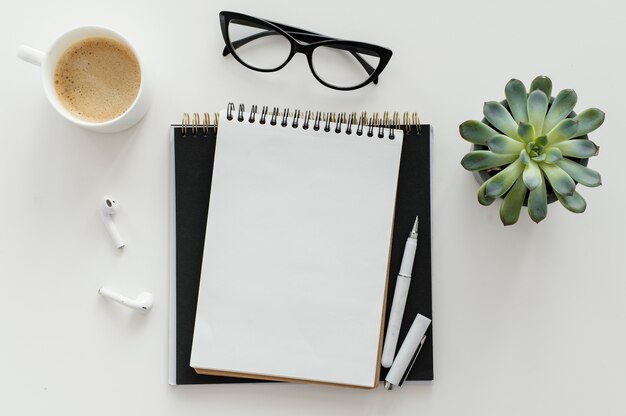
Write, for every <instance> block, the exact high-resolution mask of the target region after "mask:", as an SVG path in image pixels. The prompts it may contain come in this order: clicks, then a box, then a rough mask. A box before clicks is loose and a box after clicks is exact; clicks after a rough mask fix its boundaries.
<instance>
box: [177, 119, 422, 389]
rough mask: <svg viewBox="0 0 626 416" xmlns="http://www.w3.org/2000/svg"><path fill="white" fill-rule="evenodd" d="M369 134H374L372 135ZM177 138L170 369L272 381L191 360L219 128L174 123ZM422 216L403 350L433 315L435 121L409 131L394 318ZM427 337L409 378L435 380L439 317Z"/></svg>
mask: <svg viewBox="0 0 626 416" xmlns="http://www.w3.org/2000/svg"><path fill="white" fill-rule="evenodd" d="M364 139H368V138H367V137H365V136H364ZM173 140H174V143H173V147H172V151H173V152H174V155H173V162H174V164H173V166H172V169H173V173H174V189H173V190H172V191H173V192H174V194H173V195H171V197H172V198H174V202H175V213H173V215H174V216H175V224H174V226H173V227H172V230H175V231H173V232H175V235H174V236H172V240H175V245H174V243H173V242H172V243H173V247H172V250H173V251H172V256H173V257H172V258H173V259H175V265H174V267H173V270H172V276H171V278H172V279H174V281H173V282H172V284H173V285H175V286H174V287H175V296H173V298H172V299H171V301H172V302H171V305H172V306H174V305H175V306H174V308H175V318H174V319H175V326H176V328H175V334H172V333H170V337H174V338H175V339H173V340H172V341H175V344H174V345H172V344H170V345H171V348H172V349H174V350H175V351H170V354H171V357H170V359H174V360H175V363H171V364H172V365H173V368H172V367H171V368H170V371H174V370H175V377H174V378H173V379H172V378H171V379H170V382H171V383H172V382H173V380H175V384H178V385H180V384H220V383H267V382H268V381H264V380H252V379H244V378H233V377H220V376H209V375H200V374H197V373H196V372H195V370H194V369H193V368H191V367H190V366H189V360H190V357H191V344H192V341H193V330H194V324H195V315H196V304H197V302H198V287H199V284H200V271H201V268H202V252H203V249H204V237H205V231H206V221H207V211H208V208H209V197H210V191H211V177H212V172H213V158H214V156H215V140H216V139H215V131H214V130H213V128H212V127H210V128H209V129H208V130H205V129H202V128H199V129H197V131H196V134H195V135H194V134H193V133H192V131H191V129H190V128H187V132H186V136H185V137H183V135H182V130H181V128H180V127H179V126H173ZM369 140H376V139H369ZM416 215H419V240H418V245H417V252H416V254H415V263H414V266H413V278H412V281H411V287H410V290H409V295H408V299H407V303H406V309H405V312H404V318H403V321H402V329H401V331H400V338H399V341H398V347H397V349H399V348H400V345H401V344H402V341H403V340H404V337H405V336H406V333H407V332H408V330H409V327H410V326H411V324H412V323H413V319H415V316H416V315H417V314H418V313H420V314H422V315H424V316H426V317H428V318H431V319H432V297H431V242H430V237H431V232H430V126H429V125H422V126H421V132H419V133H418V132H417V131H416V129H415V127H414V126H413V127H412V128H411V131H410V133H409V134H405V136H404V140H403V144H402V154H401V157H400V172H399V176H398V190H397V196H396V212H395V219H394V232H393V241H392V249H391V261H390V269H389V286H388V289H387V311H386V316H387V317H388V316H389V311H390V309H391V302H392V299H393V293H394V289H395V283H396V276H397V274H398V272H399V270H400V263H401V261H402V255H403V253H404V245H405V242H406V239H407V237H408V233H409V231H410V230H411V227H412V225H413V222H414V221H415V216H416ZM173 292H174V290H173ZM173 312H174V311H170V313H173ZM385 329H386V328H385ZM426 336H427V338H426V342H425V344H424V346H423V348H422V350H421V352H420V354H419V356H418V357H417V360H416V361H415V364H414V366H413V368H412V370H411V372H410V373H409V377H408V379H407V380H411V381H430V380H432V379H433V337H432V324H431V326H430V328H429V329H428V331H427V332H426ZM396 352H397V350H396ZM387 371H388V369H386V368H383V367H381V372H380V379H381V380H384V378H385V375H386V374H387Z"/></svg>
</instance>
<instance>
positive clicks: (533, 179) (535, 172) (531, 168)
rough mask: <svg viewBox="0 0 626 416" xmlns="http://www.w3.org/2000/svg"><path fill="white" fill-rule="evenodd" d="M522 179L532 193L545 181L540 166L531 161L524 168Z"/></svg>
mask: <svg viewBox="0 0 626 416" xmlns="http://www.w3.org/2000/svg"><path fill="white" fill-rule="evenodd" d="M522 178H523V180H524V184H525V185H526V187H527V188H528V189H529V190H531V191H532V190H533V189H535V188H537V187H538V186H539V185H541V183H542V181H543V179H542V174H541V169H539V165H537V163H536V162H533V161H530V162H529V163H528V164H527V165H526V167H525V168H524V173H523V174H522Z"/></svg>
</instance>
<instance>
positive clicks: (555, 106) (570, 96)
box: [543, 89, 578, 134]
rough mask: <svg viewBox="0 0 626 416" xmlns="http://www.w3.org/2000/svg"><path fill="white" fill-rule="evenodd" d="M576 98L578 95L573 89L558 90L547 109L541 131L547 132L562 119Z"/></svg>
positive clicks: (569, 111)
mask: <svg viewBox="0 0 626 416" xmlns="http://www.w3.org/2000/svg"><path fill="white" fill-rule="evenodd" d="M577 100H578V96H577V95H576V91H574V90H570V89H566V90H563V91H561V92H559V93H558V94H557V96H556V98H555V99H554V102H552V105H551V106H550V109H549V110H548V114H547V115H546V120H545V121H544V122H543V133H544V134H547V133H548V132H549V131H550V130H552V129H553V128H554V126H556V125H557V124H558V123H559V122H560V121H561V120H564V119H565V117H567V116H568V114H569V113H571V112H572V110H573V109H574V106H575V105H576V101H577Z"/></svg>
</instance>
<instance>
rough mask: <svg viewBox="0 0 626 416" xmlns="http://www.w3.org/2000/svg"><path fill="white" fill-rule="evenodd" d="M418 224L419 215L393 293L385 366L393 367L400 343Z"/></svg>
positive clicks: (383, 358) (384, 359)
mask: <svg viewBox="0 0 626 416" xmlns="http://www.w3.org/2000/svg"><path fill="white" fill-rule="evenodd" d="M418 225H419V217H415V223H414V224H413V228H412V229H411V232H410V233H409V238H407V240H406V245H405V246H404V254H403V256H402V264H401V265H400V273H398V278H397V280H396V290H395V292H394V294H393V301H392V303H391V312H390V313H389V324H388V325H387V336H386V337H385V345H384V347H383V356H382V358H381V360H380V363H381V364H382V366H383V367H385V368H389V367H391V364H392V363H393V357H394V355H395V353H396V346H397V345H398V336H399V335H400V326H401V325H402V316H403V315H404V307H405V305H406V298H407V295H408V294H409V286H410V285H411V271H412V270H413V261H414V260H415V250H416V249H417V227H418Z"/></svg>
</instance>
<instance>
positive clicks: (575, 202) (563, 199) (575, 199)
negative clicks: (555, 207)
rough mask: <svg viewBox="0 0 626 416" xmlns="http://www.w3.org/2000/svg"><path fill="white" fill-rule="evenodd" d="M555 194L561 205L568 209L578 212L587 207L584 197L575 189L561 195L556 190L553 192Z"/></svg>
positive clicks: (583, 210)
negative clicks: (572, 191)
mask: <svg viewBox="0 0 626 416" xmlns="http://www.w3.org/2000/svg"><path fill="white" fill-rule="evenodd" d="M555 194H556V197H557V198H558V199H559V202H560V203H561V205H563V206H564V207H565V208H566V209H568V210H569V211H572V212H574V213H576V214H580V213H583V212H585V209H587V202H585V199H584V198H583V197H582V196H580V194H579V193H578V192H576V191H574V193H573V194H572V195H562V194H560V193H558V192H555Z"/></svg>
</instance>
